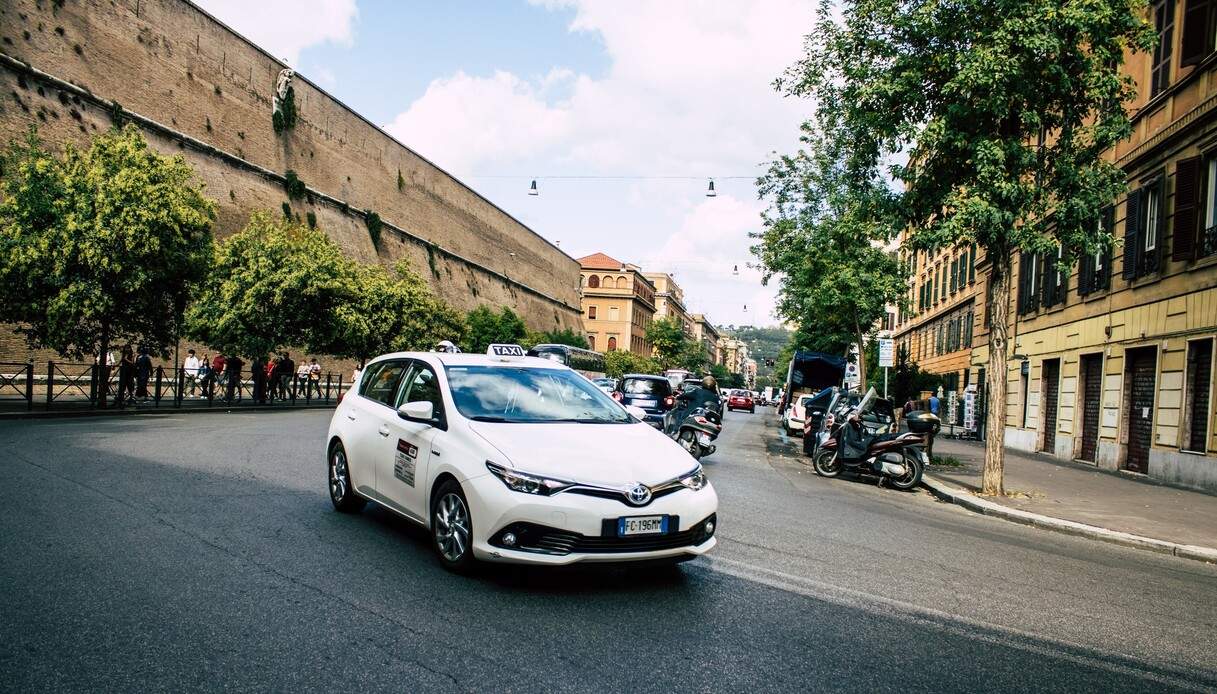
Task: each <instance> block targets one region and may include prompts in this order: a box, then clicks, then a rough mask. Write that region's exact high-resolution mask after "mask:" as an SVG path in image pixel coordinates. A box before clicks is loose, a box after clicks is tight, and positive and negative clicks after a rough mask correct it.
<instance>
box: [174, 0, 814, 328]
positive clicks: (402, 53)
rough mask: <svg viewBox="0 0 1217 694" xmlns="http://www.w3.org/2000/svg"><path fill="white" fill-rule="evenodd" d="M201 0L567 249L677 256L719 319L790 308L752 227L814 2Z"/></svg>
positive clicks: (757, 319)
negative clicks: (765, 273)
mask: <svg viewBox="0 0 1217 694" xmlns="http://www.w3.org/2000/svg"><path fill="white" fill-rule="evenodd" d="M198 1H199V4H200V5H201V6H202V7H204V8H205V9H206V10H207V11H209V12H211V13H212V14H214V15H215V16H216V17H218V18H219V19H220V20H222V21H224V22H225V23H227V24H229V25H230V26H232V27H233V28H234V29H236V30H237V31H239V32H241V33H242V34H244V35H245V36H246V37H248V38H249V39H251V40H253V41H254V42H255V43H258V44H259V45H261V46H262V47H263V48H265V49H266V50H268V51H269V52H270V53H272V54H273V55H276V56H278V57H280V58H282V59H284V60H285V61H286V62H287V63H288V64H290V65H291V66H292V67H293V68H295V69H296V71H297V72H299V73H300V74H302V75H304V76H306V77H308V78H309V79H310V80H312V81H313V82H316V83H317V84H319V85H321V86H322V87H323V88H324V89H326V90H327V91H329V92H330V93H331V94H333V95H334V96H335V97H337V98H339V99H341V100H342V101H344V102H345V103H346V104H347V105H349V106H351V107H352V108H354V109H355V110H356V111H358V112H360V113H361V114H362V115H364V116H365V117H367V118H368V119H369V120H371V121H372V122H374V123H378V124H380V125H381V126H382V127H384V128H385V129H386V130H387V131H388V132H389V133H391V134H392V135H393V136H394V137H396V138H397V139H399V140H401V141H402V142H403V143H405V144H406V145H407V146H409V147H411V148H412V149H414V150H415V151H417V152H419V153H420V154H422V155H423V156H425V157H427V158H428V159H430V160H432V161H433V162H435V163H436V164H438V165H439V166H441V167H442V168H444V169H445V170H447V171H448V172H449V173H451V174H453V175H455V176H456V177H457V178H460V179H461V180H463V181H464V182H465V183H467V184H468V185H470V186H471V187H473V188H474V189H476V190H477V191H478V192H480V193H481V194H482V195H484V196H485V197H487V198H488V199H489V200H491V201H492V202H494V203H495V204H496V205H498V206H500V207H502V208H503V209H504V210H506V211H507V212H509V213H510V214H512V215H514V216H515V217H516V218H518V219H520V220H521V221H522V222H524V223H525V224H527V225H528V226H530V227H531V228H532V229H534V230H535V231H536V232H537V233H539V234H540V235H542V236H543V237H545V238H547V239H549V240H551V241H553V242H555V243H557V244H559V246H560V247H561V248H562V250H563V251H565V252H566V253H568V254H570V255H571V256H572V257H575V258H578V257H580V256H583V255H587V254H590V253H594V252H597V251H599V252H604V253H607V254H609V255H611V256H613V257H614V258H617V259H618V260H621V261H625V262H631V263H636V264H638V265H640V266H642V267H643V268H644V270H646V271H648V272H671V273H672V274H673V275H674V276H675V278H676V281H677V283H679V284H680V285H681V286H682V287H683V288H684V290H685V303H686V306H687V308H688V309H689V310H690V311H691V312H694V313H705V314H706V315H707V316H708V317H709V318H710V320H711V321H713V322H714V323H716V324H719V325H774V324H777V323H778V319H777V318H776V317H775V316H774V315H773V306H774V304H775V295H776V283H771V285H770V286H768V287H765V286H762V284H761V272H760V270H758V269H756V268H754V267H752V264H753V263H754V262H755V258H754V257H753V256H752V255H751V254H750V253H749V250H748V248H749V246H750V245H751V243H752V240H751V239H749V237H748V234H749V232H754V231H758V230H759V228H760V213H761V211H762V210H763V209H764V203H763V201H760V200H758V199H757V194H756V187H755V178H756V176H757V175H759V174H760V173H761V172H762V171H763V169H764V165H765V162H766V161H768V160H769V159H771V158H772V157H773V156H774V152H791V151H793V150H794V149H795V148H796V147H797V145H798V135H799V131H798V126H799V123H800V122H801V121H802V120H804V119H805V118H807V117H808V115H809V114H810V104H808V103H807V102H806V101H802V100H798V99H792V98H786V97H783V96H782V95H780V94H778V93H777V92H776V91H774V89H773V87H772V83H773V80H774V79H775V78H776V77H778V76H779V75H780V74H781V73H782V71H783V70H784V69H785V68H786V67H787V66H789V65H790V64H791V63H793V62H794V61H795V60H796V59H797V58H798V57H799V56H800V54H801V51H802V43H803V35H804V34H805V33H807V32H808V31H810V29H811V24H812V17H813V14H814V6H813V4H814V3H813V0H749V1H748V2H739V1H736V0H716V1H710V0H495V1H485V2H474V1H472V0H453V1H451V2H421V1H419V2H415V1H404V0H403V1H391V0H383V1H373V0H260V1H259V2H256V3H251V2H248V0H198ZM711 178H713V179H714V182H715V189H716V192H717V196H716V197H713V198H710V197H707V196H706V190H707V187H708V182H709V180H710V179H711ZM533 179H536V180H537V186H538V191H539V193H540V194H539V195H537V196H530V195H528V194H527V191H528V187H529V184H530V182H531V181H532V180H533ZM736 268H738V274H736Z"/></svg>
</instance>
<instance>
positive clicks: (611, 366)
mask: <svg viewBox="0 0 1217 694" xmlns="http://www.w3.org/2000/svg"><path fill="white" fill-rule="evenodd" d="M661 371H663V367H661V366H660V365H659V362H657V361H655V360H654V359H652V358H651V357H646V356H643V355H641V354H635V353H633V352H626V351H623V350H613V351H611V352H606V353H605V355H604V373H605V375H607V376H609V377H611V378H621V377H622V376H623V375H624V374H658V373H660V372H661Z"/></svg>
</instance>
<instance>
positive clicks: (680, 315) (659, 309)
mask: <svg viewBox="0 0 1217 694" xmlns="http://www.w3.org/2000/svg"><path fill="white" fill-rule="evenodd" d="M643 276H644V277H646V278H647V279H648V280H650V282H651V284H652V285H654V287H655V317H656V318H671V319H672V320H675V321H676V322H677V323H678V324H679V325H680V328H681V330H683V331H684V333H685V334H686V335H690V336H691V335H693V319H692V317H691V316H690V315H689V312H688V310H686V309H685V290H683V289H681V288H680V285H679V284H677V283H676V280H675V279H673V278H672V276H671V275H670V274H668V273H666V272H646V273H643Z"/></svg>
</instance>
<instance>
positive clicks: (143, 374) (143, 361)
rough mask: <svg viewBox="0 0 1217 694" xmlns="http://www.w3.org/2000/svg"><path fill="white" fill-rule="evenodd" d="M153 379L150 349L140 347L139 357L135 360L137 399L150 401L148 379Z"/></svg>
mask: <svg viewBox="0 0 1217 694" xmlns="http://www.w3.org/2000/svg"><path fill="white" fill-rule="evenodd" d="M151 377H152V356H151V355H150V354H148V348H147V347H144V346H140V348H139V356H138V357H136V358H135V397H137V398H140V399H141V400H147V399H148V379H149V378H151Z"/></svg>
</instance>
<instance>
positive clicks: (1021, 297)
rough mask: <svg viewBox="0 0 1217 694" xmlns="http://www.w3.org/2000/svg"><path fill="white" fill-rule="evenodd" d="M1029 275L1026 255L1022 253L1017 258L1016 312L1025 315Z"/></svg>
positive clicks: (1029, 287) (1029, 285)
mask: <svg viewBox="0 0 1217 694" xmlns="http://www.w3.org/2000/svg"><path fill="white" fill-rule="evenodd" d="M1030 274H1031V273H1030V272H1028V270H1027V254H1026V253H1023V254H1021V255H1019V257H1018V312H1019V313H1026V312H1027V304H1028V294H1030V293H1031V292H1030V289H1031V283H1030V282H1029V281H1028V276H1029V275H1030Z"/></svg>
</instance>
